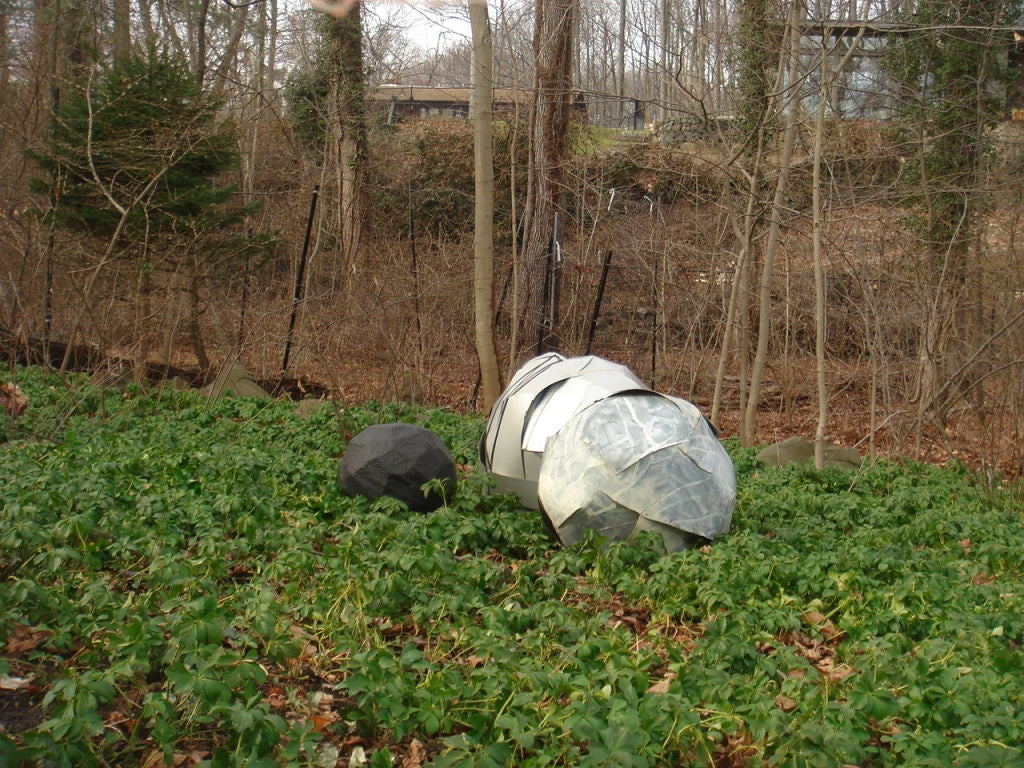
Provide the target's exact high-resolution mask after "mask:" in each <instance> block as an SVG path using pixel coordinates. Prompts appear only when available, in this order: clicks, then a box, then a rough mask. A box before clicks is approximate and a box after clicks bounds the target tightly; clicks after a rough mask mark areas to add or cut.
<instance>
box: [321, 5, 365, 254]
mask: <svg viewBox="0 0 1024 768" xmlns="http://www.w3.org/2000/svg"><path fill="white" fill-rule="evenodd" d="M327 38H328V45H329V46H330V62H331V74H332V77H333V104H332V109H333V113H334V115H333V117H334V119H333V127H334V135H335V140H336V141H337V145H338V163H339V171H340V174H339V175H340V187H341V189H340V200H339V201H338V203H339V206H340V214H341V215H340V224H341V230H342V231H341V232H340V233H339V237H340V242H341V258H342V264H343V265H346V266H347V265H351V264H352V263H353V260H354V259H355V256H356V252H357V251H358V250H359V240H360V236H361V234H362V231H361V230H362V223H363V213H364V212H363V201H362V193H361V183H362V174H363V165H364V163H365V159H366V146H367V145H366V108H365V95H364V94H365V89H366V82H365V76H364V72H363V24H362V14H361V3H358V2H356V3H353V4H352V7H351V8H350V9H349V11H348V13H346V14H345V15H344V16H340V17H336V18H328V19H327ZM346 271H347V270H346Z"/></svg>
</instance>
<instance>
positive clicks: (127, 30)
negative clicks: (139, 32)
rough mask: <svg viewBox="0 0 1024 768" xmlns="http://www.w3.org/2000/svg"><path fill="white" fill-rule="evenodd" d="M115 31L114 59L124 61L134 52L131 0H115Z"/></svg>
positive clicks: (113, 39)
mask: <svg viewBox="0 0 1024 768" xmlns="http://www.w3.org/2000/svg"><path fill="white" fill-rule="evenodd" d="M113 15H114V19H113V21H114V30H113V36H112V39H111V44H112V46H111V47H112V48H113V53H114V58H115V59H123V58H125V57H126V56H128V54H130V53H131V51H132V33H131V22H132V3H131V0H114V14H113Z"/></svg>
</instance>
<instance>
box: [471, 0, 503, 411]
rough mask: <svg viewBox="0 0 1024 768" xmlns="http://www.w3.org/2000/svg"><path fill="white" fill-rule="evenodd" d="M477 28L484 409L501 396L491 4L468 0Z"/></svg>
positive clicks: (477, 265) (477, 307)
mask: <svg viewBox="0 0 1024 768" xmlns="http://www.w3.org/2000/svg"><path fill="white" fill-rule="evenodd" d="M469 21H470V25H471V27H472V31H473V95H472V99H471V101H470V105H469V111H470V118H471V120H472V121H473V166H474V168H473V173H474V176H475V194H476V198H475V209H474V216H475V218H474V228H473V255H474V258H473V279H474V285H473V305H474V311H475V316H476V354H477V358H478V359H479V361H480V382H481V384H482V385H483V396H484V402H483V406H484V407H483V410H488V409H489V408H490V407H491V405H493V404H494V401H495V400H497V399H498V396H499V395H500V394H501V379H500V377H499V375H498V354H497V350H496V349H495V346H494V151H493V146H492V141H493V131H492V121H491V108H492V103H493V95H492V94H493V82H492V79H493V74H494V72H493V64H494V48H493V44H492V41H491V23H490V20H489V19H488V16H487V5H486V3H482V2H470V4H469Z"/></svg>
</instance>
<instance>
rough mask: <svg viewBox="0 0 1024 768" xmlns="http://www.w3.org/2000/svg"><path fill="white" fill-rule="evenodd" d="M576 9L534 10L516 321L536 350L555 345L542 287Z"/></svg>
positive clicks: (548, 2)
mask: <svg viewBox="0 0 1024 768" xmlns="http://www.w3.org/2000/svg"><path fill="white" fill-rule="evenodd" d="M575 6H576V2H575V0H538V2H537V7H536V11H535V26H534V34H533V54H534V61H535V66H534V76H533V104H532V109H531V120H530V160H529V168H528V173H527V190H526V212H525V227H524V235H523V250H522V263H523V269H522V275H523V283H524V284H525V285H524V293H525V297H524V301H523V304H522V317H521V318H520V322H521V325H522V328H523V333H522V338H523V340H524V342H526V343H529V340H530V339H531V338H533V339H537V351H542V350H544V349H550V348H552V347H554V346H556V345H557V341H556V338H555V330H556V329H554V328H550V327H547V318H545V316H544V315H545V303H546V302H545V287H546V284H547V279H546V278H547V274H548V263H549V256H550V254H551V249H552V248H553V247H554V238H555V220H556V217H557V214H558V213H559V212H560V211H561V210H562V207H563V206H562V198H563V183H562V181H563V176H564V168H563V165H564V163H565V159H566V156H567V154H568V149H569V147H568V127H569V112H570V108H571V102H572V94H571V90H572V30H573V15H574V12H575ZM548 309H554V308H553V307H549V308H548Z"/></svg>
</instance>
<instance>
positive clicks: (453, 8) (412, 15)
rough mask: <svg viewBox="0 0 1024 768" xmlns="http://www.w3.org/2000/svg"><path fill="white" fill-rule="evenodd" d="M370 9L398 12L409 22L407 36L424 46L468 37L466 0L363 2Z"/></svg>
mask: <svg viewBox="0 0 1024 768" xmlns="http://www.w3.org/2000/svg"><path fill="white" fill-rule="evenodd" d="M365 5H366V6H368V9H369V10H370V11H372V12H373V13H375V14H377V15H379V16H381V17H387V16H389V15H397V16H398V18H399V19H400V20H401V23H403V24H408V34H409V37H410V39H411V40H412V41H413V43H415V44H416V45H418V46H419V47H421V48H423V49H425V50H434V49H436V48H438V47H442V48H443V47H445V45H446V43H450V42H455V41H457V40H460V39H468V38H469V36H470V32H469V15H468V13H467V11H466V5H465V2H461V3H459V2H412V3H401V2H393V1H388V0H384V1H383V2H382V1H380V0H371V1H370V2H366V3H365Z"/></svg>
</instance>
